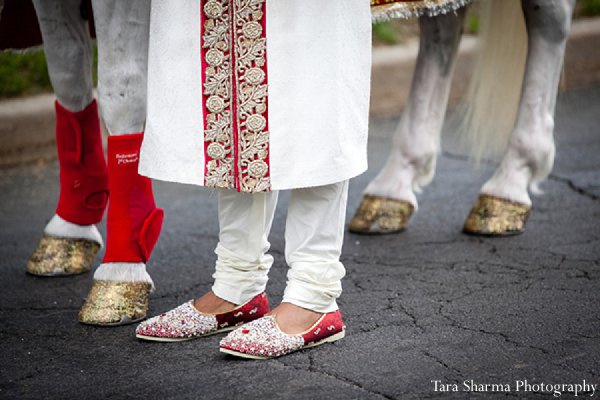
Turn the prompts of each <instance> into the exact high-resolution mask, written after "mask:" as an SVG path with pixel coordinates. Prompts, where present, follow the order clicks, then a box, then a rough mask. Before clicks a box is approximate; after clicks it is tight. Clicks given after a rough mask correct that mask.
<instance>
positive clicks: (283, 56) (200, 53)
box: [140, 0, 371, 192]
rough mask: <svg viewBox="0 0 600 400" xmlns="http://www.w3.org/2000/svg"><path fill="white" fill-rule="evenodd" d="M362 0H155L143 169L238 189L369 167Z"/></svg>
mask: <svg viewBox="0 0 600 400" xmlns="http://www.w3.org/2000/svg"><path fill="white" fill-rule="evenodd" d="M370 53H371V14H370V8H369V0H235V1H232V0H202V1H199V0H179V1H172V0H170V1H169V0H153V1H152V13H151V25H150V54H149V66H148V81H149V83H148V118H147V125H146V133H145V137H144V142H143V145H142V150H141V160H140V173H141V174H142V175H146V176H149V177H151V178H155V179H160V180H166V181H174V182H182V183H190V184H196V185H204V186H210V187H219V188H233V189H236V190H238V191H243V192H258V191H266V190H282V189H293V188H302V187H310V186H320V185H326V184H330V183H334V182H340V181H343V180H346V179H349V178H352V177H354V176H356V175H358V174H360V173H362V172H363V171H365V169H366V168H367V157H366V143H367V128H368V107H369V89H370V88H369V81H370V79H369V78H370V61H371V60H370Z"/></svg>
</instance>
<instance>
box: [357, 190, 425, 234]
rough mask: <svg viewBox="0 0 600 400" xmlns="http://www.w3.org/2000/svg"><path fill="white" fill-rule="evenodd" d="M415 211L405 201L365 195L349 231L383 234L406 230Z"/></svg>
mask: <svg viewBox="0 0 600 400" xmlns="http://www.w3.org/2000/svg"><path fill="white" fill-rule="evenodd" d="M414 210H415V208H414V206H413V205H412V204H410V203H409V202H407V201H404V200H396V199H389V198H385V197H378V196H372V195H368V194H367V195H365V196H364V197H363V199H362V202H361V203H360V206H359V207H358V210H356V214H354V217H353V218H352V221H350V226H349V227H348V229H349V230H350V232H353V233H361V234H383V233H396V232H400V231H402V230H404V229H405V228H406V225H407V224H408V220H409V219H410V216H411V215H412V213H413V211H414Z"/></svg>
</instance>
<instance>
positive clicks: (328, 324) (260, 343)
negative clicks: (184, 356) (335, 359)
mask: <svg viewBox="0 0 600 400" xmlns="http://www.w3.org/2000/svg"><path fill="white" fill-rule="evenodd" d="M345 329H346V326H345V325H344V322H343V321H342V315H341V314H340V311H339V310H336V311H333V312H330V313H327V314H323V316H322V317H321V318H319V320H318V321H317V322H316V323H315V324H314V325H313V326H312V327H311V328H310V329H308V330H307V331H305V332H304V333H299V334H297V335H289V334H287V333H284V332H283V331H282V330H281V329H280V328H279V326H277V321H275V317H273V316H272V315H267V316H264V317H262V318H260V319H257V320H256V321H253V322H250V323H249V324H246V325H244V326H242V327H240V328H238V329H236V330H235V331H233V332H231V333H230V334H229V335H227V336H226V337H225V338H223V339H222V340H221V343H220V350H221V352H223V353H226V354H230V355H233V356H237V357H243V358H252V359H257V360H265V359H269V358H274V357H280V356H283V355H285V354H289V353H292V352H294V351H298V350H302V349H307V348H310V347H314V346H318V345H320V344H323V343H328V342H335V341H337V340H340V339H342V338H343V337H344V336H345Z"/></svg>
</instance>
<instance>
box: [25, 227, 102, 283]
mask: <svg viewBox="0 0 600 400" xmlns="http://www.w3.org/2000/svg"><path fill="white" fill-rule="evenodd" d="M98 250H100V244H99V243H97V242H95V241H93V240H87V239H72V238H60V237H55V236H50V235H47V234H44V236H42V239H41V240H40V243H39V244H38V246H37V248H36V249H35V251H34V252H33V255H32V256H31V258H29V261H28V262H27V267H26V271H27V272H28V273H30V274H32V275H39V276H65V275H77V274H82V273H84V272H88V271H89V270H90V268H91V267H92V262H93V261H94V257H96V254H97V253H98Z"/></svg>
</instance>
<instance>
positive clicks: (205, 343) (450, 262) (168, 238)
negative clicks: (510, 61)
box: [0, 87, 600, 399]
mask: <svg viewBox="0 0 600 400" xmlns="http://www.w3.org/2000/svg"><path fill="white" fill-rule="evenodd" d="M599 115H600V87H593V88H587V89H580V90H573V91H570V92H567V93H563V94H561V96H560V99H559V102H558V110H557V117H556V138H557V143H558V145H557V159H556V165H555V168H554V172H553V174H552V176H551V177H550V179H549V180H548V181H547V182H545V183H544V184H543V189H544V190H545V194H544V195H543V196H536V197H535V198H534V208H533V212H532V215H531V218H530V221H529V223H528V226H527V231H526V232H525V233H524V234H523V235H521V236H514V237H506V238H499V239H498V238H496V239H494V238H477V237H471V236H465V235H464V234H462V233H461V232H460V229H461V227H462V223H463V221H464V218H465V217H466V215H467V213H468V211H469V209H470V208H471V206H472V204H473V203H474V201H475V200H476V198H477V194H478V190H479V188H480V186H481V185H482V184H483V182H484V181H485V180H486V178H487V177H489V176H490V174H491V171H492V167H491V166H489V165H484V166H483V167H481V168H480V169H479V170H474V169H473V168H472V166H471V165H470V164H469V162H468V161H467V160H466V159H465V157H462V156H460V155H457V154H450V153H444V154H443V155H442V156H441V157H440V160H439V164H438V168H437V176H436V179H435V180H434V182H433V183H432V184H431V185H430V186H429V187H428V188H427V189H426V190H425V191H424V192H423V193H422V194H421V195H420V196H419V200H420V208H419V211H418V213H417V214H416V215H415V216H414V218H413V220H412V221H411V224H410V226H409V229H408V230H407V231H406V232H404V233H402V234H399V235H391V236H358V235H353V234H347V235H346V238H345V244H344V254H343V262H344V264H345V265H346V268H347V276H346V278H345V280H344V293H343V295H342V297H341V299H340V307H341V310H342V312H343V315H344V318H345V321H346V324H347V325H348V328H347V336H346V338H345V339H344V340H341V341H339V342H337V343H335V344H331V345H324V346H321V347H319V348H316V349H313V350H309V351H302V352H298V353H295V354H292V355H289V356H286V357H283V358H280V359H275V360H270V361H263V362H256V361H243V360H238V359H234V358H231V357H229V356H225V355H223V354H221V353H219V352H218V350H217V348H218V341H219V339H220V337H219V336H211V337H208V338H204V339H198V340H195V341H190V342H184V343H174V344H162V343H147V342H141V341H138V340H136V339H135V337H134V329H135V327H134V326H124V327H118V328H96V327H90V326H85V325H80V324H79V323H78V322H77V312H78V310H79V307H80V306H81V304H82V301H83V298H84V297H85V295H86V293H87V290H88V288H89V286H90V283H91V280H92V274H86V275H83V276H78V277H70V278H45V279H44V278H36V277H32V276H27V275H26V274H25V263H26V260H27V258H28V257H29V255H30V254H31V252H32V251H33V249H34V247H35V246H36V243H37V241H38V239H39V238H40V236H41V233H42V230H43V228H44V225H45V224H46V222H47V221H48V219H49V218H50V217H51V215H52V213H53V210H54V207H55V202H56V198H57V194H58V178H57V174H58V171H57V164H56V163H55V162H53V163H49V164H43V165H36V166H24V167H19V168H14V169H9V170H1V171H0V193H2V196H1V198H0V226H1V227H2V229H1V232H0V267H1V269H2V280H1V281H0V359H1V362H0V398H2V399H5V398H6V399H9V398H22V399H38V398H49V399H55V398H82V399H95V398H134V397H135V398H161V399H181V398H190V399H200V398H201V399H238V398H244V399H258V398H262V399H325V398H327V399H407V398H419V399H425V398H496V397H498V398H504V397H507V396H508V397H522V398H538V397H539V398H549V397H552V395H551V394H548V393H537V394H536V393H523V392H511V393H496V394H493V393H490V392H487V393H479V394H477V393H467V392H457V393H453V392H450V393H445V392H439V391H438V392H436V391H435V390H434V383H433V382H432V381H434V380H439V381H442V382H443V383H446V384H452V383H457V384H461V383H462V382H463V381H465V380H473V381H474V382H476V383H500V384H505V383H508V384H511V385H514V381H515V380H517V379H527V380H528V381H529V382H538V383H539V382H544V383H553V384H557V383H567V384H568V383H581V381H582V380H583V379H585V380H586V381H587V382H588V383H589V382H591V383H595V384H600V367H599V365H600V307H599V304H600V226H599V223H600V172H599V171H600V156H599V154H600V124H599V122H600V118H599ZM395 124H396V120H395V119H374V120H372V125H371V140H370V145H369V146H370V148H369V152H370V163H371V167H370V169H369V171H368V172H367V173H365V174H363V175H362V176H360V177H358V178H356V179H354V180H353V181H352V184H351V189H350V200H349V207H348V219H349V218H350V217H351V214H352V213H353V211H354V209H355V208H356V206H357V205H358V204H359V202H360V199H361V191H362V189H363V188H364V187H365V185H366V183H367V182H368V181H369V180H370V179H371V178H372V177H373V176H374V175H375V174H376V172H377V171H378V170H379V169H380V168H381V166H382V164H383V162H384V160H385V158H386V157H385V156H386V154H387V151H388V149H389V141H390V133H391V132H392V131H393V128H394V127H395ZM155 189H156V195H157V202H158V203H159V205H160V206H162V207H164V209H165V212H166V220H165V226H164V230H163V233H162V237H161V239H160V241H159V243H158V245H157V248H156V250H155V253H154V256H153V259H152V260H151V263H150V265H149V271H150V273H151V275H152V276H153V278H154V280H155V282H156V284H157V289H156V291H155V292H154V293H153V295H152V296H151V303H150V310H149V313H150V315H154V314H157V313H159V312H162V311H165V310H167V309H170V308H172V307H175V306H177V305H179V304H180V303H182V302H184V301H186V300H188V299H190V298H192V297H194V296H198V295H200V294H202V293H203V292H205V291H206V290H208V289H209V287H210V284H211V274H212V268H213V263H214V260H215V255H214V253H213V249H214V247H215V245H216V243H217V228H218V224H217V218H216V196H215V193H214V192H212V191H210V190H204V189H201V188H196V187H191V186H183V185H176V184H169V183H162V182H158V183H156V185H155ZM286 200H287V196H285V195H284V196H282V198H281V201H280V205H279V208H278V211H277V215H276V219H275V223H274V227H273V231H272V233H271V243H272V254H273V255H274V257H275V264H274V266H273V269H272V271H271V277H270V278H271V280H270V283H269V286H268V289H267V291H268V294H269V296H270V299H271V303H272V304H277V303H278V302H279V301H280V300H281V294H282V292H283V287H284V284H285V273H286V269H287V267H286V266H285V263H284V260H283V255H282V252H283V245H284V243H283V232H284V221H285V220H284V215H285V203H286ZM104 229H105V226H104V225H103V224H102V225H101V231H102V232H104ZM99 260H100V257H98V258H97V259H96V262H95V264H96V265H97V264H98V263H99ZM588 396H589V394H588ZM595 396H597V397H600V394H599V393H598V392H596V394H595ZM563 397H566V398H570V397H573V396H572V395H571V394H563Z"/></svg>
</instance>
